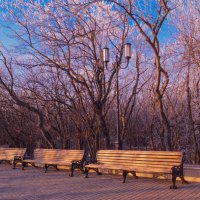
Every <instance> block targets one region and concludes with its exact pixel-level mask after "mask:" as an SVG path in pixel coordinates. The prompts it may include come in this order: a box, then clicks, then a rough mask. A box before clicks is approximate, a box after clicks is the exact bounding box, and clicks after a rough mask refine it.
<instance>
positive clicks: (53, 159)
mask: <svg viewBox="0 0 200 200" xmlns="http://www.w3.org/2000/svg"><path fill="white" fill-rule="evenodd" d="M84 152H85V151H84V150H66V149H35V150H34V153H33V154H34V157H33V159H24V160H23V161H22V169H23V170H24V168H25V166H27V165H28V164H31V165H32V166H34V167H37V165H38V164H39V165H43V166H44V167H45V173H46V172H47V169H48V167H49V166H53V167H55V168H56V169H57V170H58V166H69V167H70V170H71V173H70V176H73V172H74V170H75V169H80V170H81V171H82V172H84V169H83V162H84Z"/></svg>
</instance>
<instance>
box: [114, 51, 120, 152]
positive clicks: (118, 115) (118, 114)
mask: <svg viewBox="0 0 200 200" xmlns="http://www.w3.org/2000/svg"><path fill="white" fill-rule="evenodd" d="M118 59H119V58H118V55H117V56H116V61H115V64H116V98H117V99H116V103H117V140H116V141H115V149H119V142H120V121H119V118H120V110H119V61H118Z"/></svg>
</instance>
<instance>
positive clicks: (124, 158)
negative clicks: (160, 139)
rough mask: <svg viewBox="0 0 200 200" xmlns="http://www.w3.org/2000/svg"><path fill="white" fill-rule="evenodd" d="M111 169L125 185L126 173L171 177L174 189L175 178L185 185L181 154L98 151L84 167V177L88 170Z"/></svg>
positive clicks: (97, 171)
mask: <svg viewBox="0 0 200 200" xmlns="http://www.w3.org/2000/svg"><path fill="white" fill-rule="evenodd" d="M102 169H108V170H109V169H111V170H120V171H122V172H123V173H122V174H123V182H124V183H125V180H126V177H127V174H128V173H131V174H132V175H133V176H134V177H135V178H138V177H137V175H136V173H149V174H153V175H154V177H156V176H157V177H158V176H160V175H164V176H166V175H168V174H171V175H172V183H173V184H172V186H170V188H172V189H176V188H177V186H176V178H177V177H180V178H181V180H182V183H187V181H185V180H184V176H183V153H182V152H170V151H135V150H99V151H98V152H97V154H96V161H95V162H94V163H91V164H88V165H86V166H85V176H86V178H88V173H89V171H90V170H94V171H96V173H97V174H98V175H100V174H101V173H100V172H99V170H102Z"/></svg>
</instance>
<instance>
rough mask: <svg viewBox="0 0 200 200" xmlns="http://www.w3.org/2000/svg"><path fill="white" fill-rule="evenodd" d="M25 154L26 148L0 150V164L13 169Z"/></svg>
mask: <svg viewBox="0 0 200 200" xmlns="http://www.w3.org/2000/svg"><path fill="white" fill-rule="evenodd" d="M25 153H26V148H0V163H2V162H3V161H5V162H7V163H9V164H11V165H13V169H15V167H16V165H17V163H19V162H21V160H22V159H23V157H24V155H25Z"/></svg>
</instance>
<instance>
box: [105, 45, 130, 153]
mask: <svg viewBox="0 0 200 200" xmlns="http://www.w3.org/2000/svg"><path fill="white" fill-rule="evenodd" d="M124 50H125V51H124V55H125V58H126V60H127V66H126V67H128V64H129V60H130V58H131V44H130V43H126V44H125V46H124ZM103 62H104V63H105V65H106V67H107V65H108V62H109V48H108V47H105V48H104V49H103ZM119 64H120V63H119V57H118V55H116V59H115V63H114V66H115V70H116V104H117V116H116V118H117V134H116V141H115V149H119V148H121V146H120V145H119V143H120V107H119V105H120V102H119V68H120V67H119ZM126 67H125V68H126Z"/></svg>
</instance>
